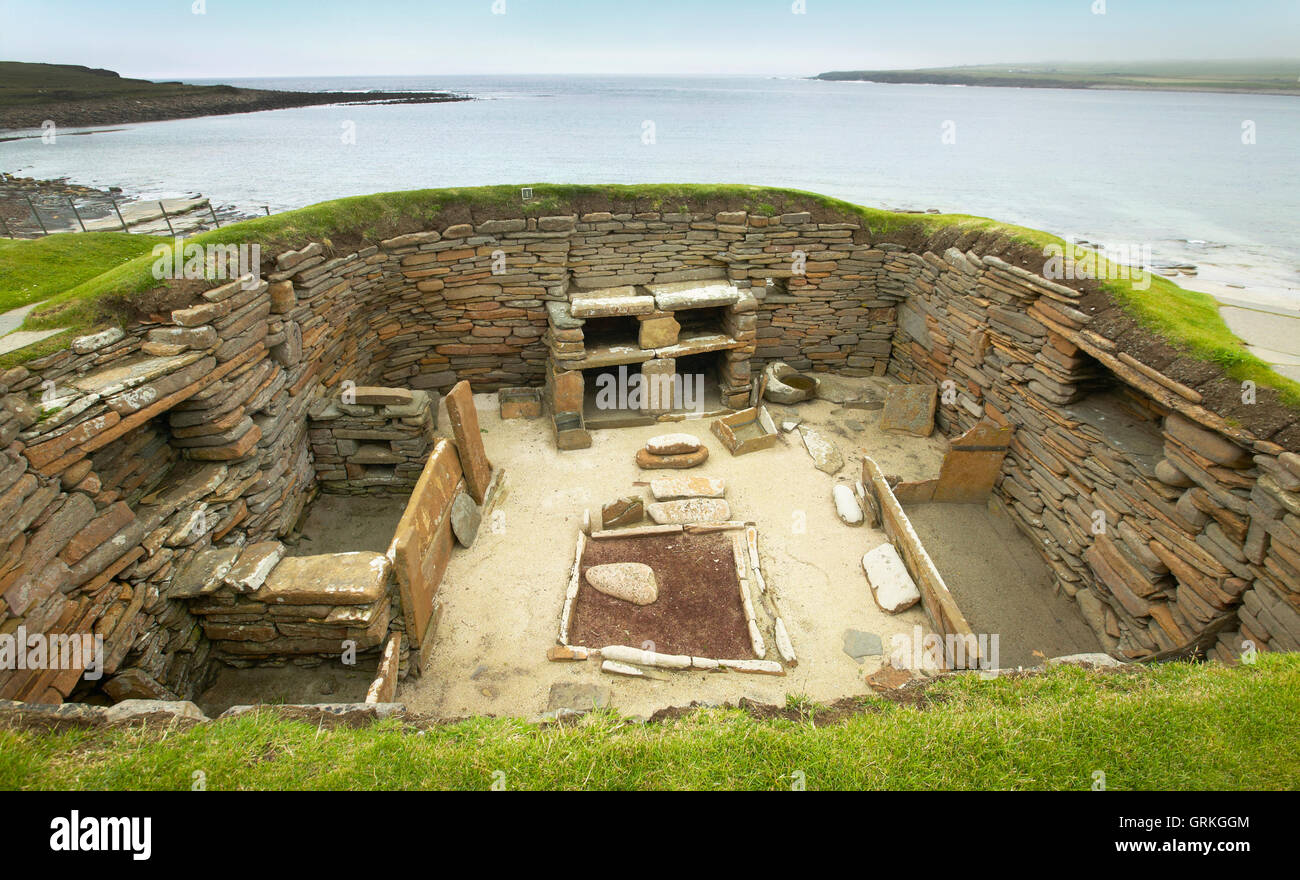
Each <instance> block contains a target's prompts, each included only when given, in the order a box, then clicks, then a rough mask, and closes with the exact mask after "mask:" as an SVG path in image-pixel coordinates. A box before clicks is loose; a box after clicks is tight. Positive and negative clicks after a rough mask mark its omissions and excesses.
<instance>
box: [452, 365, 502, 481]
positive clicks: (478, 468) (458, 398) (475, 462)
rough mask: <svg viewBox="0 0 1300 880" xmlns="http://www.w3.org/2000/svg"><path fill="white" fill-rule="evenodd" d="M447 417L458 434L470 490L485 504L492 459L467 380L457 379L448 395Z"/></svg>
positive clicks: (453, 431)
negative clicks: (484, 440)
mask: <svg viewBox="0 0 1300 880" xmlns="http://www.w3.org/2000/svg"><path fill="white" fill-rule="evenodd" d="M447 418H448V419H450V420H451V431H452V434H453V435H455V437H456V451H457V452H459V453H460V465H461V467H462V468H464V470H465V483H466V484H467V485H468V486H469V494H471V495H473V496H474V500H475V501H476V502H478V503H479V504H482V503H483V498H484V497H485V495H486V494H487V488H488V484H489V483H490V482H492V462H490V461H488V457H487V450H485V449H484V448H483V435H482V434H481V433H480V432H479V427H478V410H476V409H475V408H474V394H473V392H471V391H470V389H469V383H468V382H466V381H464V380H462V381H460V382H457V383H456V387H455V388H453V389H451V393H450V394H448V395H447Z"/></svg>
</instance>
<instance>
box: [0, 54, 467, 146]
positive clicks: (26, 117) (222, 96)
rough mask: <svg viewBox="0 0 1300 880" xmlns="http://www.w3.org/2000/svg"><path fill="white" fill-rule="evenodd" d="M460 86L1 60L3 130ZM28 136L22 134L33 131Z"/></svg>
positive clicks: (408, 97) (407, 99)
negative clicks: (248, 83) (267, 80)
mask: <svg viewBox="0 0 1300 880" xmlns="http://www.w3.org/2000/svg"><path fill="white" fill-rule="evenodd" d="M472 100H473V98H471V97H470V96H468V95H459V94H456V93H454V92H444V91H427V92H414V91H412V92H383V91H370V92H336V91H321V92H302V91H287V90H277V89H250V88H243V87H240V86H232V85H193V84H189V83H183V82H154V81H152V80H145V79H133V78H130V77H123V76H121V75H119V74H118V73H116V72H115V71H111V70H103V69H99V68H89V67H84V66H81V65H75V64H33V63H27V62H20V61H0V133H3V132H23V131H28V130H31V129H36V130H37V132H36V134H35V135H34V136H36V137H40V136H41V135H42V134H44V127H45V126H48V125H49V124H51V123H52V124H54V125H55V126H57V127H58V128H79V127H85V126H95V125H122V124H128V123H133V122H161V121H163V120H168V119H192V118H195V117H199V116H225V115H229V114H232V113H256V112H259V111H262V110H285V109H289V108H292V107H311V106H319V105H322V104H442V103H449V102H457V101H472ZM25 136H28V135H19V137H25Z"/></svg>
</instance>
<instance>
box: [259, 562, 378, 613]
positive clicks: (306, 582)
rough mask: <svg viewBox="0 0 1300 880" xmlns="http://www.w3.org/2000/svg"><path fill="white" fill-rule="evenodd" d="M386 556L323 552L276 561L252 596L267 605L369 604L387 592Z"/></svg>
mask: <svg viewBox="0 0 1300 880" xmlns="http://www.w3.org/2000/svg"><path fill="white" fill-rule="evenodd" d="M388 576H389V563H388V557H386V556H384V555H383V554H381V553H367V552H353V553H326V554H322V555H320V556H291V557H288V558H286V559H282V560H280V564H279V565H277V566H276V567H275V568H274V569H272V571H271V573H270V574H269V575H268V576H267V578H266V583H265V584H263V585H262V588H261V589H260V590H258V591H257V592H256V593H253V594H252V597H253V599H254V600H255V601H257V602H265V603H266V604H268V605H369V604H370V603H372V602H377V601H379V600H380V599H382V598H384V597H385V596H386V595H387V587H388Z"/></svg>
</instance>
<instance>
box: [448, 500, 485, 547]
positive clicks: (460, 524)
mask: <svg viewBox="0 0 1300 880" xmlns="http://www.w3.org/2000/svg"><path fill="white" fill-rule="evenodd" d="M482 522H483V514H482V513H481V512H480V511H479V507H478V505H477V504H475V503H474V499H473V498H471V497H470V496H469V493H468V492H464V491H461V492H457V493H456V497H455V498H454V499H453V500H452V502H451V531H452V534H454V535H455V536H456V543H458V544H460V546H462V547H472V546H474V538H475V537H477V536H478V527H479V525H480V524H481V523H482Z"/></svg>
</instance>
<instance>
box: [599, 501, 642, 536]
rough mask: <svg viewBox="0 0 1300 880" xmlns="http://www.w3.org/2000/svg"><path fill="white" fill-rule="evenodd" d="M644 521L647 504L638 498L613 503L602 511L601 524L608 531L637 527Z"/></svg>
mask: <svg viewBox="0 0 1300 880" xmlns="http://www.w3.org/2000/svg"><path fill="white" fill-rule="evenodd" d="M643 519H645V502H643V501H642V500H641V499H640V498H636V497H629V498H620V499H618V500H617V501H611V502H610V503H609V504H606V505H605V506H604V507H602V508H601V510H600V522H601V525H602V527H603V528H606V529H618V528H623V527H624V526H631V525H636V524H637V523H639V522H641V520H643Z"/></svg>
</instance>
